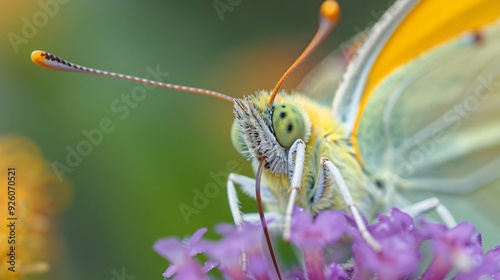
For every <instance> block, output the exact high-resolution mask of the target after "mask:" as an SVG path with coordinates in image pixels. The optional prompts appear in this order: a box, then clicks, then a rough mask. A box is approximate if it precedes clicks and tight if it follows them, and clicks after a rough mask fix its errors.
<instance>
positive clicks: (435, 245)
mask: <svg viewBox="0 0 500 280" xmlns="http://www.w3.org/2000/svg"><path fill="white" fill-rule="evenodd" d="M423 225H424V227H425V228H426V229H427V232H428V234H429V235H430V236H431V238H432V244H431V248H432V251H433V253H434V257H433V259H432V261H431V264H430V265H429V267H428V268H427V270H426V271H425V273H424V275H423V276H424V277H423V279H442V278H443V277H444V276H446V275H447V274H448V273H449V271H450V270H452V269H453V268H455V269H457V270H458V273H457V275H456V277H455V279H457V280H465V279H479V277H480V276H482V275H493V274H494V273H497V272H498V267H497V266H498V263H499V261H500V256H499V253H498V252H496V251H494V250H492V251H490V252H491V253H490V252H489V254H487V255H483V252H482V248H481V235H478V234H474V231H475V228H474V226H473V225H471V224H469V223H467V222H462V223H460V224H458V225H457V226H456V227H454V228H452V229H446V227H443V226H442V225H438V224H433V223H428V222H423Z"/></svg>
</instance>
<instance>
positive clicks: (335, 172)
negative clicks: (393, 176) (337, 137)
mask: <svg viewBox="0 0 500 280" xmlns="http://www.w3.org/2000/svg"><path fill="white" fill-rule="evenodd" d="M321 166H322V167H323V168H324V167H326V169H327V170H328V171H329V172H330V174H331V176H332V178H333V180H334V182H335V185H336V186H337V187H338V188H339V191H340V194H341V195H342V198H343V200H344V202H345V204H346V205H347V208H348V209H349V211H350V212H351V214H352V216H353V218H354V221H355V222H356V226H357V227H358V229H359V232H360V233H361V236H362V237H363V239H364V240H365V241H366V243H368V244H369V245H370V246H371V247H372V248H373V250H375V251H380V250H381V248H380V244H379V243H378V242H377V241H376V240H375V239H374V238H373V236H372V235H371V234H370V232H368V229H367V228H366V225H365V223H364V222H363V218H362V217H361V214H360V212H359V210H358V207H356V205H355V204H354V200H353V199H352V195H351V192H350V191H349V189H348V188H347V185H346V183H345V181H344V178H343V177H342V174H340V171H339V169H338V168H337V167H336V166H335V165H334V164H333V163H332V162H331V161H330V160H329V159H328V158H326V157H323V158H321Z"/></svg>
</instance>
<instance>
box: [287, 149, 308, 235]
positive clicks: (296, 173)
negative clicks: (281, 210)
mask: <svg viewBox="0 0 500 280" xmlns="http://www.w3.org/2000/svg"><path fill="white" fill-rule="evenodd" d="M305 152H306V144H305V143H304V141H302V140H300V139H298V140H297V141H295V143H293V145H292V147H290V151H289V152H288V162H289V170H290V176H292V181H291V184H290V188H289V192H290V198H289V199H288V205H287V207H286V212H285V224H284V229H283V240H285V241H288V240H290V232H291V228H292V213H293V206H294V205H295V200H296V198H297V193H298V192H299V191H300V184H301V181H302V171H303V170H304V161H305ZM294 156H295V158H294Z"/></svg>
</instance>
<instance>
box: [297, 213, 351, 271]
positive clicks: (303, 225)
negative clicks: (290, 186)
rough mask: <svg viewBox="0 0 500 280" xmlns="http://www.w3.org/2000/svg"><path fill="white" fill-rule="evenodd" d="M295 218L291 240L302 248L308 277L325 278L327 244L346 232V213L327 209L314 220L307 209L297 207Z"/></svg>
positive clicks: (335, 240)
mask: <svg viewBox="0 0 500 280" xmlns="http://www.w3.org/2000/svg"><path fill="white" fill-rule="evenodd" d="M293 218H294V219H293V223H292V235H291V239H290V240H291V241H292V243H293V244H295V245H297V246H298V247H300V248H301V249H302V254H303V256H304V257H303V260H304V266H305V268H306V271H307V276H308V278H309V279H324V274H325V271H324V267H325V263H324V253H325V252H324V251H325V248H326V245H328V244H330V243H333V242H337V241H338V240H339V239H340V238H341V237H342V235H343V234H344V231H345V227H346V219H345V217H344V213H343V212H339V211H331V210H326V211H323V212H321V213H319V214H318V216H317V217H316V219H314V221H313V218H312V217H311V215H310V214H309V213H307V212H306V211H305V210H303V209H299V208H295V210H294V213H293Z"/></svg>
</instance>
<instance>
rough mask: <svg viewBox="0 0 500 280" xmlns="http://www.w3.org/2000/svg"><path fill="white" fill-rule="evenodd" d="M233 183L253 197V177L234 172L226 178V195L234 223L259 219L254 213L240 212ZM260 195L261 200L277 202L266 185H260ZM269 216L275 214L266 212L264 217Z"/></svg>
mask: <svg viewBox="0 0 500 280" xmlns="http://www.w3.org/2000/svg"><path fill="white" fill-rule="evenodd" d="M235 185H238V186H240V188H241V190H242V191H243V192H244V193H245V194H247V195H248V196H250V197H252V198H254V199H255V179H253V178H250V177H247V176H244V175H240V174H236V173H231V174H229V178H228V180H227V196H228V200H229V208H230V210H231V215H232V216H233V220H234V224H235V225H236V226H238V227H239V226H241V224H242V223H243V221H244V220H245V221H249V222H254V221H259V217H258V215H257V214H256V213H252V214H245V215H243V214H242V213H241V211H240V205H239V199H238V193H237V192H236V187H235ZM261 197H262V201H263V202H266V203H276V202H277V201H276V198H275V197H274V195H273V193H272V192H271V189H270V188H269V187H268V186H266V185H261ZM276 215H278V214H276ZM271 216H272V217H274V216H275V215H274V213H266V217H271ZM274 218H276V217H274ZM274 218H273V220H274Z"/></svg>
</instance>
